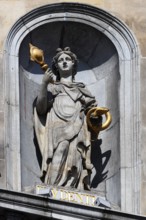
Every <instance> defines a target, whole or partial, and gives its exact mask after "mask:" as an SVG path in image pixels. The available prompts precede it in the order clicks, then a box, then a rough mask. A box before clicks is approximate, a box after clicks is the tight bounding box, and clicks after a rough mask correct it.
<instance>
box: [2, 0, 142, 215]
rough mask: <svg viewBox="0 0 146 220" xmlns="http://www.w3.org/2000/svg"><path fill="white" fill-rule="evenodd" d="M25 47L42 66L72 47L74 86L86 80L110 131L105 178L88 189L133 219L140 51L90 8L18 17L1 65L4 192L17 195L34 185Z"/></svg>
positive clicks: (35, 77) (35, 80)
mask: <svg viewBox="0 0 146 220" xmlns="http://www.w3.org/2000/svg"><path fill="white" fill-rule="evenodd" d="M29 42H31V43H33V44H34V45H36V46H38V47H40V48H41V49H43V50H44V51H45V57H46V59H47V60H48V63H50V61H51V58H52V56H53V54H54V53H55V49H56V47H58V46H60V45H61V46H70V47H72V48H71V49H72V50H73V51H74V52H75V53H76V54H77V55H78V57H79V59H80V64H79V71H78V75H77V76H76V80H83V81H85V83H86V84H87V86H88V88H89V90H91V92H92V93H93V94H94V95H95V96H96V98H97V100H98V102H99V105H100V106H101V105H104V106H107V107H109V108H110V109H111V113H112V115H113V122H112V125H111V127H110V128H109V129H108V130H107V131H106V132H105V133H103V134H101V138H102V139H103V143H102V147H101V149H102V152H103V153H104V152H107V151H108V149H109V150H111V158H110V160H109V162H108V165H107V168H105V170H104V171H103V173H104V172H106V169H108V170H109V173H108V176H107V178H106V180H104V181H102V183H101V184H99V187H98V188H97V189H96V186H97V184H96V181H95V182H94V184H93V189H94V190H97V191H98V192H99V191H102V193H105V196H106V197H107V199H108V200H110V201H111V202H113V203H116V204H117V205H119V206H120V207H121V209H122V210H123V211H131V212H136V213H137V212H139V207H140V205H139V201H140V192H139V190H140V163H139V161H140V158H139V155H140V154H139V148H140V146H139V143H140V142H139V136H140V131H139V52H138V46H137V42H136V40H135V38H134V36H133V35H132V34H131V32H130V31H129V29H128V28H127V27H126V26H125V25H124V24H123V23H122V22H121V21H119V20H118V19H117V18H115V17H114V16H112V15H110V14H109V13H107V12H105V11H103V10H101V9H98V8H94V7H92V6H89V5H83V4H77V3H61V4H53V5H46V6H43V7H40V8H37V9H35V10H33V11H31V12H29V13H28V14H26V15H25V16H23V17H22V18H20V19H19V20H18V21H17V23H16V24H15V25H14V26H13V27H12V29H11V30H10V32H9V35H8V37H7V40H6V44H5V66H4V73H5V82H6V84H5V100H6V103H5V107H6V111H5V122H6V123H5V124H6V129H5V137H6V138H5V145H6V146H7V184H8V185H7V187H8V189H12V190H19V191H23V190H26V188H27V187H31V185H32V183H33V182H38V179H39V178H38V177H39V174H38V169H39V166H38V164H37V159H36V154H35V150H34V148H33V144H31V143H33V114H32V109H33V108H32V104H33V100H34V98H35V97H36V96H37V91H38V89H39V84H40V81H41V77H42V73H41V72H40V71H39V68H38V67H36V65H35V64H33V63H31V62H30V61H29V50H28V43H29ZM84 74H86V77H85V78H84ZM97 153H98V154H99V153H101V152H97ZM108 153H109V152H108ZM97 159H99V158H98V155H97ZM100 159H101V158H100ZM104 159H105V158H103V160H104ZM95 160H96V159H94V161H95ZM33 166H34V169H33V168H32V169H30V168H31V167H33ZM97 174H98V172H97ZM94 176H95V175H94ZM94 176H92V180H93V179H94ZM31 177H32V179H31Z"/></svg>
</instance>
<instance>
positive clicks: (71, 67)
mask: <svg viewBox="0 0 146 220" xmlns="http://www.w3.org/2000/svg"><path fill="white" fill-rule="evenodd" d="M77 63H78V60H77V57H76V55H75V54H74V53H73V52H71V51H70V48H69V47H66V48H64V50H62V49H61V48H58V49H57V50H56V55H55V56H54V57H53V61H52V70H53V72H54V74H55V75H56V81H59V80H60V75H61V74H65V73H69V74H71V75H72V80H74V77H75V74H76V73H77Z"/></svg>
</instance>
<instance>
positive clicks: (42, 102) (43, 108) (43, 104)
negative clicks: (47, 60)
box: [36, 69, 53, 115]
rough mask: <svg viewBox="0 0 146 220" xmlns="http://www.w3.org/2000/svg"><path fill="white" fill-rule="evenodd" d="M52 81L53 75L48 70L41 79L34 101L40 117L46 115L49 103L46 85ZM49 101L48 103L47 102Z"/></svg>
mask: <svg viewBox="0 0 146 220" xmlns="http://www.w3.org/2000/svg"><path fill="white" fill-rule="evenodd" d="M52 80H53V73H52V71H51V70H50V69H48V70H47V71H46V72H45V74H44V76H43V79H42V84H41V89H40V93H39V95H38V97H37V101H36V110H37V112H38V113H39V114H40V115H43V114H46V113H47V111H48V108H49V106H48V105H49V103H51V101H52V100H51V98H52V97H50V100H48V90H47V87H48V84H49V83H50V82H52ZM49 101H50V102H49Z"/></svg>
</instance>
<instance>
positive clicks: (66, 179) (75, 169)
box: [34, 48, 96, 189]
mask: <svg viewBox="0 0 146 220" xmlns="http://www.w3.org/2000/svg"><path fill="white" fill-rule="evenodd" d="M76 72H77V57H76V55H75V54H74V53H72V52H71V51H70V48H65V49H64V50H62V49H60V48H58V49H57V52H56V55H55V56H54V58H53V63H52V70H51V69H49V68H48V69H47V70H46V72H45V74H44V76H43V79H42V84H41V89H40V93H39V95H38V97H37V100H36V105H35V109H34V128H35V133H36V137H37V142H38V145H39V148H40V152H41V154H42V166H41V170H42V176H41V179H42V180H43V182H44V183H46V184H49V185H57V186H67V187H75V188H79V189H90V174H91V172H92V168H93V165H92V163H91V159H90V154H91V132H90V131H89V128H88V125H87V120H86V114H87V112H88V111H89V110H90V109H92V108H93V107H95V106H96V100H95V98H94V96H92V94H91V93H90V92H89V91H88V90H87V88H86V87H85V85H84V84H83V83H78V82H75V75H76ZM53 75H55V76H56V81H54V80H53V77H54V76H53Z"/></svg>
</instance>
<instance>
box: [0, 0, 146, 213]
mask: <svg viewBox="0 0 146 220" xmlns="http://www.w3.org/2000/svg"><path fill="white" fill-rule="evenodd" d="M61 2H62V1H49V3H50V4H51V3H61ZM65 2H67V1H65ZM79 3H85V4H86V3H88V1H79ZM45 4H48V1H47V2H46V0H41V1H31V2H29V1H27V0H24V1H1V6H2V7H1V9H0V11H1V21H2V22H1V23H2V25H3V26H2V30H3V31H2V32H1V37H0V50H1V55H0V63H1V68H0V73H1V74H0V79H1V80H0V82H1V87H0V92H1V105H0V127H1V134H0V168H1V176H0V178H1V181H0V187H1V188H8V189H14V188H15V187H16V188H15V189H17V190H21V187H22V188H23V187H24V188H25V187H26V189H25V191H27V186H28V190H29V185H27V183H25V181H26V180H27V178H28V180H27V181H29V180H30V178H29V177H28V176H27V175H26V176H23V178H22V179H21V178H20V176H19V172H24V173H25V170H24V169H26V166H25V156H26V155H25V150H24V147H25V144H24V146H23V148H22V149H21V153H22V154H23V157H24V158H22V161H20V149H18V148H17V145H18V143H21V140H20V139H19V138H20V137H21V136H16V134H15V131H16V130H15V129H16V127H17V129H18V130H19V126H20V125H19V124H18V120H19V117H17V111H19V105H18V104H20V103H17V101H18V100H19V95H18V94H19V91H17V93H15V90H17V89H16V87H17V85H18V84H19V81H18V78H16V75H15V74H16V72H15V71H16V69H15V66H16V63H17V61H18V58H17V56H18V54H19V53H17V54H16V53H15V52H14V51H15V50H17V48H9V46H11V45H10V44H7V48H6V47H5V46H4V42H5V40H6V38H7V34H8V32H9V29H10V28H11V27H12V25H13V24H14V23H15V22H16V21H17V20H18V19H19V18H21V17H22V16H24V15H25V14H26V13H28V12H29V11H31V10H32V9H35V8H37V7H39V6H43V5H45ZM90 4H91V5H92V6H96V7H99V8H100V9H104V10H106V11H107V12H108V13H111V14H112V15H113V18H114V17H115V20H114V19H113V20H112V22H116V19H118V18H119V19H121V20H122V22H124V23H126V24H127V30H128V29H129V30H131V31H132V32H133V33H134V35H135V37H136V39H137V40H136V41H135V42H136V45H135V46H134V44H132V47H133V51H132V52H131V54H132V55H127V54H128V53H129V54H130V52H128V49H125V54H124V56H125V57H126V56H127V57H126V58H122V55H121V57H120V58H121V59H120V62H121V63H122V62H123V63H124V65H121V67H119V68H120V73H121V72H122V71H123V73H124V71H125V76H126V77H127V78H126V81H123V84H122V86H123V87H122V89H123V90H121V92H120V100H121V101H120V102H121V105H122V104H124V106H125V105H126V107H125V108H123V111H124V114H123V115H122V116H121V120H122V119H123V117H125V123H126V121H127V120H130V119H132V120H133V122H132V123H131V122H130V125H128V123H127V130H126V129H125V127H121V128H120V129H122V131H123V130H124V132H125V133H126V134H127V137H126V136H125V135H124V133H123V134H119V133H118V129H119V128H115V131H117V136H116V139H117V140H118V141H119V140H121V139H123V137H124V138H125V139H124V140H125V143H127V145H128V140H129V138H130V140H129V147H128V146H125V145H124V141H123V144H122V146H123V147H122V148H121V150H122V151H121V153H123V155H122V156H121V155H120V154H119V153H118V148H114V150H115V151H117V152H115V155H117V161H116V160H115V161H114V158H113V160H112V161H113V164H117V163H118V161H119V160H121V163H122V166H120V165H119V167H117V170H115V167H116V166H115V165H113V164H112V162H110V168H112V169H111V170H110V172H111V174H110V176H112V175H113V174H115V173H117V175H115V177H114V178H115V179H112V178H109V180H108V181H107V185H106V186H105V185H104V184H103V185H102V186H101V191H102V190H103V188H104V187H106V189H107V191H108V192H110V188H111V185H112V184H113V183H112V182H116V186H117V185H118V184H119V186H120V184H122V186H123V187H122V189H120V188H119V187H117V189H115V191H114V190H113V191H112V193H109V195H108V196H109V198H112V195H114V196H115V197H116V196H117V200H120V197H123V198H124V200H126V201H124V202H123V203H122V204H123V206H122V205H121V204H120V203H119V205H121V206H122V209H123V210H129V207H124V206H125V204H128V203H129V201H131V200H128V198H127V197H128V196H129V195H130V197H131V198H132V194H133V193H134V198H135V199H134V200H133V203H134V204H130V206H131V207H133V208H132V209H130V212H135V213H141V214H144V215H146V209H145V207H146V204H145V197H146V194H145V192H146V184H145V176H146V175H145V172H146V171H145V164H146V157H145V126H146V122H145V117H146V116H145V96H144V94H145V65H146V64H145V62H146V61H145V55H146V48H145V44H144V42H145V38H146V37H145V31H146V30H145V20H146V16H145V6H146V2H145V1H144V0H141V1H139V2H137V1H134V0H130V1H128V3H127V1H126V0H124V1H118V2H117V1H116V0H110V1H108V2H107V1H105V0H99V1H98V0H96V1H92V2H90ZM13 7H14V8H15V10H12V8H13ZM6 15H7V16H6ZM23 18H24V17H23ZM23 22H24V23H25V22H26V20H25V19H22V20H21V24H23ZM25 25H26V23H25ZM25 25H24V27H25V28H24V31H25V30H26V31H28V29H27V28H28V27H27V25H26V26H25ZM109 27H111V26H109ZM125 27H126V26H125ZM29 28H30V29H31V28H32V29H33V27H29ZM73 28H74V27H73ZM76 28H77V27H76ZM104 28H105V29H106V28H107V27H105V26H104ZM79 29H81V27H79ZM109 29H110V28H109ZM48 30H49V27H48ZM122 31H124V30H121V33H122ZM102 32H103V33H104V31H103V30H102ZM109 33H110V31H109ZM113 33H114V32H113ZM33 34H34V39H35V35H36V36H37V32H35V31H34V32H33ZM95 34H96V33H95ZM128 34H129V33H128ZM121 35H122V34H121ZM92 36H93V34H92ZM129 36H130V35H129ZM20 37H21V36H20ZM130 37H131V36H130ZM28 38H29V35H28ZM111 39H112V38H110V40H111ZM117 39H118V37H117ZM127 39H128V35H127ZM133 39H134V38H133ZM133 39H132V40H133ZM10 41H11V39H10V40H9V42H10ZM38 41H39V40H38ZM133 41H134V40H133ZM27 42H28V40H27V37H26V38H25V40H24V45H22V47H21V50H20V54H19V55H20V64H21V66H22V67H25V65H26V64H27V59H28V57H27V56H28V55H27V56H26V57H25V59H23V54H24V53H25V45H26V43H27ZM113 42H114V40H113ZM129 42H131V41H130V40H129ZM36 43H37V41H36ZM124 43H125V42H124V41H123V45H124ZM13 44H14V43H13ZM115 44H116V43H115ZM129 45H130V44H129ZM23 46H24V47H23ZM18 47H19V46H18ZM108 47H109V48H110V43H109V44H108ZM117 48H118V46H117ZM123 48H124V47H123ZM125 48H126V47H125ZM127 48H128V47H127ZM129 48H130V46H129ZM9 49H11V53H10V54H11V56H12V57H13V56H14V59H13V60H12V59H10V67H7V63H5V62H7V61H8V55H7V54H6V55H5V51H6V53H7V52H8V51H9ZM101 49H102V48H101ZM117 50H118V49H117ZM130 50H132V49H130ZM130 50H129V51H130ZM111 51H114V49H112V50H111ZM119 51H120V50H119ZM126 52H127V53H126ZM113 54H114V52H113ZM48 56H50V54H49V55H48ZM81 56H82V54H81ZM3 57H5V59H4V58H3ZM111 59H113V60H114V61H113V60H112V61H111V63H112V65H113V67H112V71H111V72H112V74H113V80H111V82H110V85H111V87H112V88H115V85H114V82H117V84H118V78H117V75H114V73H118V69H117V68H118V67H117V66H118V62H117V55H116V54H115V56H114V57H112V56H111ZM92 60H93V59H92ZM25 61H26V62H25ZM93 62H94V61H93ZM3 64H4V65H5V67H6V68H4V71H3ZM92 65H93V66H94V63H91V66H92ZM108 65H109V66H108ZM130 66H132V68H131V69H130ZM13 67H14V68H13ZM105 68H107V70H109V68H111V65H110V64H109V63H108V64H107V67H106V66H105ZM24 69H25V68H23V69H22V70H21V71H20V78H23V77H24V75H22V73H23V71H24ZM123 69H124V70H123ZM98 70H99V69H98ZM139 70H140V75H139ZM8 71H10V73H8ZM130 71H131V72H132V73H133V75H132V74H131V75H130V74H129V75H128V74H127V73H128V72H130ZM94 72H95V73H96V70H95V68H94ZM101 72H102V73H103V69H101ZM9 74H10V75H9ZM26 74H27V73H26V72H25V75H26ZM105 74H106V72H105ZM126 74H127V75H126ZM91 75H93V74H91ZM95 75H96V74H95ZM5 76H7V77H9V79H8V78H5ZM121 76H123V75H121ZM13 77H14V78H13ZM94 77H95V76H94V75H93V76H92V78H90V80H91V81H92V82H91V83H90V82H89V81H88V80H87V82H89V87H91V90H92V91H93V92H95V89H94V87H96V88H97V90H98V91H99V90H100V89H101V87H102V88H103V84H104V86H105V81H103V80H102V79H101V80H102V83H101V84H98V86H96V85H94V84H96V81H95V82H94V79H95V78H94ZM128 77H129V78H128ZM131 77H133V78H132V80H133V81H131V84H128V82H129V81H130V80H131ZM97 78H100V74H99V75H98V76H97ZM22 80H27V79H24V78H23V79H22ZM8 81H9V82H10V85H8V84H7V82H8ZM137 81H138V82H137ZM2 82H6V86H7V87H6V88H7V89H6V90H8V88H9V89H10V90H11V91H9V92H10V93H11V97H13V99H11V98H10V99H6V103H5V98H6V95H5V93H4V85H5V84H4V83H2ZM108 82H109V81H108ZM13 83H14V84H16V87H14V84H13ZM34 83H35V82H32V84H33V85H29V84H27V83H25V85H26V86H28V87H27V88H26V89H27V91H32V88H35V85H34ZM90 84H91V85H90ZM133 84H134V87H132V85H133ZM139 85H140V88H139ZM29 86H30V88H29ZM125 87H126V88H127V90H126V89H125ZM17 88H18V87H17ZM137 88H138V89H137ZM107 89H110V88H108V87H106V90H107ZM124 89H125V90H124ZM128 89H131V90H132V93H131V94H130V93H129V92H128ZM6 90H5V91H6ZM122 91H123V93H124V92H125V94H122ZM135 92H138V94H135ZM23 93H24V90H23V88H22V90H21V94H23ZM117 93H118V88H116V89H115V90H113V91H110V93H109V94H111V96H110V95H109V97H108V98H107V97H106V96H104V95H103V97H101V98H100V99H99V98H98V97H97V100H99V102H100V103H102V104H103V105H104V104H105V100H104V99H105V97H106V98H107V99H108V100H111V99H112V98H113V95H112V94H117ZM16 94H17V95H18V97H15V96H16ZM128 94H129V96H128ZM33 95H34V96H35V90H34V93H33V94H32V96H33ZM95 95H96V92H95ZM124 95H125V97H126V99H125V98H124ZM7 97H10V96H9V95H8V96H7ZM114 99H117V96H114ZM124 99H125V101H124ZM26 101H27V102H28V104H27V106H29V101H32V100H29V99H26ZM117 102H118V101H117ZM106 103H107V102H106ZM135 103H136V104H135ZM4 104H6V105H5V106H6V107H7V110H8V111H10V114H11V116H13V119H12V118H11V119H9V121H7V117H6V114H5V111H4ZM108 104H109V105H111V106H112V104H111V103H108ZM22 105H23V103H22ZM9 106H10V108H9ZM129 106H130V107H131V106H133V109H131V108H130V107H129ZM115 108H116V107H115ZM121 109H122V108H121ZM28 110H30V109H29V107H28ZM138 112H139V114H138ZM131 114H132V115H133V118H130V116H128V115H131ZM4 115H5V116H4ZM21 115H23V117H24V116H25V112H21ZM114 115H116V117H117V118H118V117H119V116H118V113H115V112H114ZM28 117H29V116H28ZM128 117H129V119H128ZM135 117H137V118H135ZM11 120H13V122H15V123H12V121H11ZM6 123H7V127H9V126H12V127H11V128H10V129H11V131H12V132H10V133H9V135H8V137H7V138H6V139H8V141H7V142H5V141H4V139H5V136H6V135H5V133H4V131H5V130H4V127H5V126H4V124H6ZM26 123H27V122H26ZM25 126H26V127H25ZM26 128H28V127H27V125H24V124H23V128H22V127H21V131H25V130H26ZM29 128H30V127H29ZM129 130H130V131H131V130H132V134H130V132H129ZM27 132H28V130H27ZM31 132H32V131H31ZM114 133H115V132H114ZM110 136H112V134H110ZM22 137H23V135H22ZM26 137H27V134H26ZM26 137H24V139H25V140H26ZM103 138H104V134H103ZM108 138H109V137H108V136H107V137H106V139H107V141H106V142H105V143H108ZM11 140H12V141H11ZM109 140H111V139H110V138H109ZM27 141H29V140H27ZM132 142H133V144H132ZM7 143H8V144H7ZM9 143H12V145H13V147H12V145H9ZM23 143H25V142H23ZM28 143H29V142H27V147H29V144H28ZM112 144H115V145H116V146H118V144H117V143H112ZM11 147H12V148H11ZM27 147H26V148H27ZM127 147H128V148H127ZM131 147H132V148H133V149H131ZM108 149H110V147H108V146H107V148H104V150H108ZM28 150H29V149H28ZM124 151H125V152H124ZM6 152H8V154H7V156H8V158H9V159H10V161H9V164H8V166H12V170H13V171H15V170H17V172H16V173H13V174H12V173H11V170H9V171H7V176H6V164H7V161H6ZM23 152H24V153H23ZM16 154H17V155H16ZM33 154H34V152H32V155H31V154H30V156H34V155H33ZM127 155H128V156H127ZM118 158H119V159H118ZM15 160H16V161H17V162H16V163H15V164H14V163H13V162H14V161H15ZM34 160H35V159H34V157H33V160H32V162H33V161H34ZM34 162H35V161H34ZM21 165H24V166H22V167H23V169H22V170H21ZM30 166H31V165H30ZM125 166H126V167H125ZM35 169H36V170H37V168H35ZM119 169H121V174H119V173H118V170H119ZM20 170H21V171H20ZM32 171H34V170H32ZM8 172H9V175H8ZM112 172H113V174H112ZM34 173H35V171H34ZM17 175H18V176H17ZM120 175H123V176H121V180H120V177H119V176H120ZM8 176H9V178H10V180H9V178H8ZM124 176H126V178H125V180H123V179H124ZM35 178H36V177H35ZM23 179H24V181H23ZM122 180H123V183H122ZM21 181H22V184H21ZM27 181H26V182H27ZM119 181H121V183H119ZM124 181H125V182H124ZM131 183H132V186H131ZM128 184H130V185H128ZM30 185H31V184H30ZM14 186H15V187H14ZM108 187H109V188H108ZM128 187H129V188H128ZM131 188H132V190H131ZM128 189H129V190H128ZM103 191H104V190H103ZM114 193H115V194H114ZM111 194H112V195H111ZM125 194H127V196H126V195H125ZM136 195H137V196H136ZM117 202H118V201H117ZM126 206H127V205H126Z"/></svg>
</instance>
